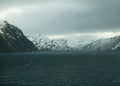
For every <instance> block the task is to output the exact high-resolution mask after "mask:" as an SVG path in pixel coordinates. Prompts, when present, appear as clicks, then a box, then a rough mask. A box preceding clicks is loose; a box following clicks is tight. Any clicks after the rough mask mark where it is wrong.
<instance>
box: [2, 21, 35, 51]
mask: <svg viewBox="0 0 120 86" xmlns="http://www.w3.org/2000/svg"><path fill="white" fill-rule="evenodd" d="M36 50H37V48H36V47H35V46H34V44H33V43H32V42H31V41H30V40H28V39H27V38H26V36H24V34H23V32H22V31H21V30H20V29H19V28H18V27H16V26H14V25H11V24H9V23H8V22H7V21H4V22H0V52H31V51H36Z"/></svg>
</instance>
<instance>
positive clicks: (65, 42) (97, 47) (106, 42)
mask: <svg viewBox="0 0 120 86" xmlns="http://www.w3.org/2000/svg"><path fill="white" fill-rule="evenodd" d="M32 41H33V43H34V44H35V45H36V47H38V49H39V50H45V51H46V50H51V51H119V50H120V36H116V37H112V38H103V39H99V40H96V41H93V40H91V41H89V42H86V41H84V42H83V41H80V40H76V41H75V40H69V39H49V38H47V37H46V36H42V35H39V36H36V37H32Z"/></svg>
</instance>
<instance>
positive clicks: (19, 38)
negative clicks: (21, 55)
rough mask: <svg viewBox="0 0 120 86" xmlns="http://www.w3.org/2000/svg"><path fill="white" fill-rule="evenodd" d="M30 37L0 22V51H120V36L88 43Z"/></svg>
mask: <svg viewBox="0 0 120 86" xmlns="http://www.w3.org/2000/svg"><path fill="white" fill-rule="evenodd" d="M28 38H29V39H28ZM28 38H27V37H26V36H25V35H24V34H23V32H22V31H21V30H20V29H19V28H18V27H16V26H14V25H12V24H9V23H8V22H7V21H3V22H0V52H32V51H34V52H36V51H53V52H56V51H79V52H80V51H120V36H115V37H112V38H104V39H99V40H95V41H92V42H87V43H86V42H82V41H80V40H79V41H77V42H76V43H74V41H70V40H69V39H49V38H47V37H46V36H42V35H38V36H29V37H28Z"/></svg>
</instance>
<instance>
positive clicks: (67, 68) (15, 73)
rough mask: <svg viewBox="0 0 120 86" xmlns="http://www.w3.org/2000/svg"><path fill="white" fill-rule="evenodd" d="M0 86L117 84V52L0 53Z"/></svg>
mask: <svg viewBox="0 0 120 86" xmlns="http://www.w3.org/2000/svg"><path fill="white" fill-rule="evenodd" d="M0 86H120V52H102V53H95V52H94V53H93V52H92V53H85V52H84V53H82V52H81V53H80V52H40V53H1V54H0Z"/></svg>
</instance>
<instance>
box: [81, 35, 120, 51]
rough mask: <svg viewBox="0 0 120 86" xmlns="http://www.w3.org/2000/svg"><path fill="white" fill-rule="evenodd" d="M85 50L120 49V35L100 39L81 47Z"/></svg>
mask: <svg viewBox="0 0 120 86" xmlns="http://www.w3.org/2000/svg"><path fill="white" fill-rule="evenodd" d="M81 50H83V51H119V50H120V36H116V37H112V38H104V39H99V40H97V41H94V42H91V43H89V44H86V45H84V46H82V47H81Z"/></svg>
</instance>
